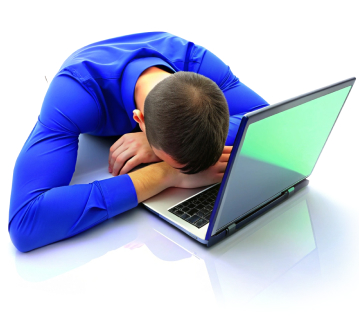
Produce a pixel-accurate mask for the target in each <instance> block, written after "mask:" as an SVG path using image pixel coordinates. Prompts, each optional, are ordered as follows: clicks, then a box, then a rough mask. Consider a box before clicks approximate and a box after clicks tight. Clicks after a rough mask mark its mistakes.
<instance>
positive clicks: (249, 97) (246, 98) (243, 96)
mask: <svg viewBox="0 0 359 316" xmlns="http://www.w3.org/2000/svg"><path fill="white" fill-rule="evenodd" d="M198 73H199V74H201V75H203V76H206V77H207V78H210V79H211V80H213V81H214V82H215V83H216V84H217V85H218V86H219V88H220V89H221V90H222V92H223V94H224V96H225V97H226V100H227V103H228V109H229V114H230V118H229V131H228V136H227V140H226V145H227V146H232V145H233V142H234V140H235V138H236V135H237V131H238V127H239V124H240V122H241V119H242V116H243V115H244V114H246V113H248V112H251V111H254V110H257V109H260V108H262V107H265V106H267V105H268V102H267V101H265V100H264V99H263V98H262V97H261V96H260V95H258V94H257V93H255V92H254V91H253V90H252V89H250V88H249V87H247V86H246V85H245V84H244V83H243V82H241V81H239V79H238V78H237V77H236V76H235V75H234V74H233V73H232V71H231V69H230V68H229V66H227V65H226V64H225V63H224V62H223V61H222V60H221V59H219V58H218V57H217V56H216V55H214V54H213V53H212V52H210V51H209V50H207V51H206V53H205V55H204V57H203V59H202V63H201V66H200V68H199V71H198Z"/></svg>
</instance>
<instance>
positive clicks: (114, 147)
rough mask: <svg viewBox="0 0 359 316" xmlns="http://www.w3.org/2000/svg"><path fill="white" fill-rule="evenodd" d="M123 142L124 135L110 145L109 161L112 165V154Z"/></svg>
mask: <svg viewBox="0 0 359 316" xmlns="http://www.w3.org/2000/svg"><path fill="white" fill-rule="evenodd" d="M124 136H125V135H124ZM123 142H124V137H123V136H122V137H120V138H119V139H118V140H117V141H116V142H115V143H113V144H112V146H111V147H110V150H109V155H108V162H109V164H110V165H112V164H111V161H112V154H113V153H114V152H115V151H116V149H118V148H119V147H120V146H121V145H122V143H123Z"/></svg>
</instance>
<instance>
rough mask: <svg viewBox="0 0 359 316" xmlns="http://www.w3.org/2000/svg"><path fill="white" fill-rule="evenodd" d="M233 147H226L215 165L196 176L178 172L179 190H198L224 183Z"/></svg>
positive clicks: (176, 184)
mask: <svg viewBox="0 0 359 316" xmlns="http://www.w3.org/2000/svg"><path fill="white" fill-rule="evenodd" d="M231 151H232V146H224V149H223V152H222V155H221V157H220V158H219V160H218V161H217V163H216V164H215V165H213V166H212V167H209V168H208V169H206V170H203V171H201V172H199V173H196V174H184V173H181V172H179V171H178V173H177V174H176V177H177V179H176V183H175V185H174V186H176V187H178V188H188V189H189V188H198V187H202V186H206V185H210V184H214V183H218V182H221V181H222V178H223V176H224V171H225V170H226V167H227V163H228V160H229V156H230V153H231Z"/></svg>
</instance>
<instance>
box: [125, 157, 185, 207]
mask: <svg viewBox="0 0 359 316" xmlns="http://www.w3.org/2000/svg"><path fill="white" fill-rule="evenodd" d="M176 173H178V172H177V171H176V170H175V169H173V168H172V167H171V166H169V165H168V164H167V163H165V162H159V163H156V164H152V165H149V166H147V167H145V168H142V169H139V170H136V171H133V172H131V173H129V174H128V175H129V176H130V178H131V180H132V182H133V185H134V187H135V190H136V194H137V200H138V203H140V202H142V201H144V200H147V199H148V198H150V197H152V196H154V195H156V194H158V193H160V192H161V191H163V190H165V189H167V188H169V187H171V186H175V185H176Z"/></svg>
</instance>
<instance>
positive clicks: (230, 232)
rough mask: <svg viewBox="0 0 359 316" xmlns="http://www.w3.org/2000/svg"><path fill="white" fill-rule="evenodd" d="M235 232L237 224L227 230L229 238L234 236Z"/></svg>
mask: <svg viewBox="0 0 359 316" xmlns="http://www.w3.org/2000/svg"><path fill="white" fill-rule="evenodd" d="M235 231H236V223H233V224H231V225H229V226H228V227H227V228H226V232H227V236H229V235H232V234H233V233H234V232H235Z"/></svg>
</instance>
